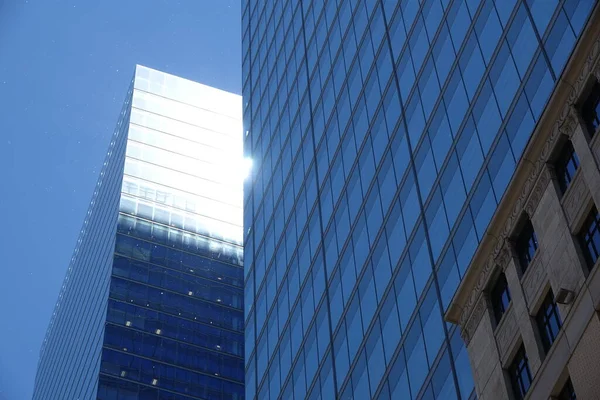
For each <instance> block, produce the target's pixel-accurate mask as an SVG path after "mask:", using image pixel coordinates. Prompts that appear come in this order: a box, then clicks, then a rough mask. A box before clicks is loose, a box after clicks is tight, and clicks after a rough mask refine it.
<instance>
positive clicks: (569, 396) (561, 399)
mask: <svg viewBox="0 0 600 400" xmlns="http://www.w3.org/2000/svg"><path fill="white" fill-rule="evenodd" d="M558 400H577V396H576V395H575V388H574V387H573V382H571V378H569V379H567V382H566V383H565V386H563V388H562V390H561V391H560V394H559V395H558Z"/></svg>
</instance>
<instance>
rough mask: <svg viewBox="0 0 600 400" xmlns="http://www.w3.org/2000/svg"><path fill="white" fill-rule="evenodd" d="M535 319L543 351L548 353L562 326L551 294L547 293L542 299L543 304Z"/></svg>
mask: <svg viewBox="0 0 600 400" xmlns="http://www.w3.org/2000/svg"><path fill="white" fill-rule="evenodd" d="M535 319H536V320H537V324H538V328H539V330H540V336H541V337H542V343H543V345H544V349H545V350H546V351H548V350H550V347H551V346H552V343H554V340H555V339H556V335H558V331H559V330H560V327H561V326H562V321H561V319H560V315H559V314H558V307H557V306H556V302H555V301H554V296H553V295H552V292H549V293H548V294H547V295H546V297H545V298H544V302H543V303H542V305H541V307H540V310H539V311H538V314H537V315H536V317H535Z"/></svg>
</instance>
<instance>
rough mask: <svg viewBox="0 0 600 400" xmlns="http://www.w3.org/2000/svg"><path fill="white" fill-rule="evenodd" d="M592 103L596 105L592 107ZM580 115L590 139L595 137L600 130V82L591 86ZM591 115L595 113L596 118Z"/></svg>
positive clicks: (596, 81) (595, 82)
mask: <svg viewBox="0 0 600 400" xmlns="http://www.w3.org/2000/svg"><path fill="white" fill-rule="evenodd" d="M591 103H595V104H593V105H591ZM579 113H580V115H581V120H582V122H583V123H584V125H585V128H586V129H587V131H588V134H589V136H590V138H592V137H594V134H595V133H596V132H597V131H598V130H599V129H600V82H598V80H594V82H593V83H592V84H591V85H590V89H589V92H588V93H587V95H586V97H585V99H583V101H582V102H581V106H580V107H579ZM588 113H589V114H588ZM591 113H594V114H595V117H594V116H593V115H590V114H591ZM590 117H591V118H590ZM594 123H595V124H596V126H595V127H594V126H593V125H594Z"/></svg>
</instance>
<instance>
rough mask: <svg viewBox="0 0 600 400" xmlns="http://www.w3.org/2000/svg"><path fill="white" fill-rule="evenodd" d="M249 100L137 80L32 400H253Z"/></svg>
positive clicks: (152, 78) (151, 78) (142, 72)
mask: <svg viewBox="0 0 600 400" xmlns="http://www.w3.org/2000/svg"><path fill="white" fill-rule="evenodd" d="M242 136H243V134H242V124H241V98H240V96H237V95H234V94H231V93H227V92H224V91H221V90H218V89H214V88H211V87H208V86H204V85H201V84H199V83H195V82H191V81H187V80H185V79H182V78H178V77H175V76H171V75H168V74H165V73H162V72H158V71H154V70H151V69H148V68H145V67H141V66H138V67H137V68H136V72H135V78H134V80H133V84H132V88H131V89H130V91H129V93H128V96H127V100H126V103H125V106H124V108H123V111H122V112H121V117H120V119H119V123H118V126H117V129H116V130H115V133H114V135H113V137H112V141H111V143H110V148H109V150H108V155H107V157H106V161H105V162H104V167H103V168H102V172H101V173H100V178H99V180H98V184H97V186H96V189H95V191H94V195H93V197H92V201H91V204H90V207H89V210H88V212H87V215H86V218H85V222H84V224H83V228H82V230H81V233H80V235H79V239H78V240H77V245H76V247H75V251H74V253H73V257H72V259H71V263H70V265H69V268H68V272H67V274H66V277H65V280H64V283H63V287H62V290H61V291H60V296H59V299H58V302H57V304H56V307H55V310H54V314H53V317H52V320H51V322H50V326H49V328H48V332H47V334H46V338H45V339H44V343H43V345H42V348H41V351H40V361H39V365H38V372H37V376H36V379H35V389H34V396H33V398H34V399H36V400H37V399H40V400H53V399H56V400H65V399H80V400H83V399H96V398H97V399H102V400H109V399H111V400H112V399H134V398H135V399H138V398H139V399H153V400H158V399H177V400H191V399H223V400H225V399H231V400H238V399H243V398H244V386H243V382H244V362H243V351H244V350H243V349H244V344H243V322H244V321H243V305H242V303H243V289H242V284H243V268H242V266H243V261H242V247H241V239H242V179H243V178H242V176H241V174H240V168H241V167H242V166H243V163H242V162H241V160H242Z"/></svg>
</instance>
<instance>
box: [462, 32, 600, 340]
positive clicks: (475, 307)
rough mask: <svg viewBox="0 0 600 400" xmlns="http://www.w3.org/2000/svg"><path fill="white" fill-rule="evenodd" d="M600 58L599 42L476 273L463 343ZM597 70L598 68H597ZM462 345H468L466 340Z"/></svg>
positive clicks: (464, 311) (569, 128) (465, 310)
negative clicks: (491, 247)
mask: <svg viewBox="0 0 600 400" xmlns="http://www.w3.org/2000/svg"><path fill="white" fill-rule="evenodd" d="M599 54H600V38H598V39H596V41H595V42H594V44H593V45H592V47H591V50H590V53H589V55H588V57H587V59H586V61H585V62H584V64H583V66H582V68H581V71H580V74H579V77H578V78H577V81H576V82H574V83H573V84H572V89H571V91H570V92H569V96H568V99H567V100H566V101H565V102H564V104H563V107H562V111H561V112H560V113H559V115H558V117H557V118H556V120H555V122H554V125H553V127H552V129H551V130H550V132H549V134H548V137H547V138H546V141H545V143H544V145H543V147H542V150H541V152H540V154H539V157H538V159H537V161H535V163H534V164H533V167H532V168H531V172H530V173H529V176H528V177H527V180H526V181H525V182H524V184H523V186H522V188H521V193H520V195H519V197H518V199H517V200H516V201H515V204H514V206H513V209H512V212H511V214H510V215H509V216H508V218H506V221H505V223H504V227H503V228H502V232H501V234H500V235H499V237H498V238H497V239H496V242H495V245H494V249H493V251H492V252H491V254H490V255H489V257H488V262H486V263H485V265H484V267H483V268H482V270H481V271H480V272H479V276H478V279H477V283H476V284H475V286H474V287H473V288H472V290H471V293H470V294H469V297H468V299H467V300H466V302H465V304H464V306H463V307H462V310H461V315H460V318H459V323H460V325H461V327H463V331H464V336H463V339H464V338H465V337H466V338H468V339H469V340H470V336H469V335H470V334H472V332H473V329H474V328H473V325H474V324H475V328H476V327H477V324H478V323H479V319H480V318H481V315H482V314H483V313H482V311H481V310H480V307H482V305H481V301H479V302H478V300H479V298H480V297H481V292H482V291H483V290H484V288H485V287H486V285H487V284H488V281H489V279H490V277H491V274H492V271H493V269H494V267H495V265H496V262H495V260H496V259H497V258H498V257H499V255H500V253H501V252H502V249H503V247H504V242H505V240H506V239H507V238H509V237H510V233H511V232H512V230H513V228H514V226H515V224H516V223H517V221H518V219H519V217H520V215H521V213H522V212H523V210H524V209H525V207H526V204H527V203H528V200H529V198H530V195H531V193H532V189H533V188H534V186H535V183H536V182H537V180H538V177H540V174H542V173H543V171H544V170H545V169H546V168H545V166H546V162H547V161H548V160H549V157H550V155H551V153H552V151H553V149H554V148H555V146H556V142H557V141H558V139H559V137H560V135H561V134H566V135H567V136H568V135H570V134H572V132H573V131H574V129H575V127H576V126H577V123H578V121H577V115H576V114H575V115H573V110H574V109H573V107H572V106H573V104H575V103H576V102H577V100H578V99H579V96H580V94H581V92H582V90H583V88H584V86H585V84H586V82H587V81H588V78H589V75H590V73H594V74H595V75H596V76H598V73H599V69H600V68H596V64H597V61H598V56H599ZM598 66H599V67H600V65H598ZM599 79H600V78H599ZM563 132H564V133H563ZM549 177H550V175H548V179H549ZM544 179H546V178H544ZM538 201H539V200H538ZM533 203H534V201H532V204H533ZM474 317H475V318H474ZM465 341H466V342H467V343H468V340H465Z"/></svg>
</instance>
